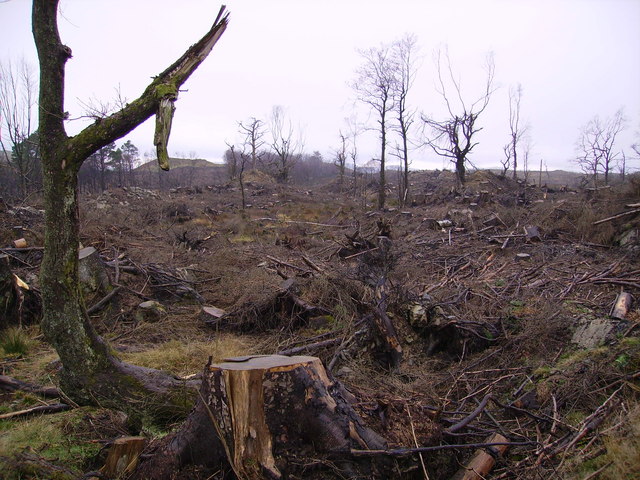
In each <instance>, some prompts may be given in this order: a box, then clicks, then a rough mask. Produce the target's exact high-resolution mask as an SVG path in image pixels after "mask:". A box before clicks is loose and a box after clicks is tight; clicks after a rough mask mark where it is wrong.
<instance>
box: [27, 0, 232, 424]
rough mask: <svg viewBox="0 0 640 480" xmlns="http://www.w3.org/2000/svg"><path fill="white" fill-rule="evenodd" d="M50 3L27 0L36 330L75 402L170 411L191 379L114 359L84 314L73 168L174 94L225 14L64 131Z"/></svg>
mask: <svg viewBox="0 0 640 480" xmlns="http://www.w3.org/2000/svg"><path fill="white" fill-rule="evenodd" d="M57 10H58V0H34V2H33V10H32V28H33V35H34V39H35V43H36V48H37V50H38V58H39V62H40V96H39V107H40V109H39V132H40V135H39V138H40V153H41V158H42V170H43V190H44V202H45V241H44V247H45V254H44V258H43V262H42V267H41V288H42V299H43V309H44V316H43V320H42V330H43V332H44V334H45V337H46V339H47V341H48V342H50V343H51V345H52V346H53V347H54V348H55V349H56V351H57V352H58V355H59V356H60V360H61V361H62V365H63V370H62V374H61V383H62V386H63V389H64V391H65V393H66V394H67V395H68V396H69V397H71V398H72V399H74V400H75V401H76V402H78V403H81V404H88V403H97V404H99V405H102V406H106V407H112V408H117V409H124V410H127V412H128V413H129V414H130V415H132V416H133V417H134V418H137V419H140V420H142V419H145V418H146V419H160V420H162V419H167V418H171V419H174V418H175V416H180V415H181V414H184V413H186V411H187V410H188V406H189V405H191V404H192V399H193V396H192V394H191V393H190V392H189V390H191V389H193V388H194V385H193V384H188V383H185V382H183V381H181V380H179V379H176V378H175V377H173V376H171V375H169V374H167V373H163V372H159V371H156V370H150V369H145V368H141V367H136V366H133V365H128V364H126V363H123V362H121V361H120V360H119V359H118V358H117V356H116V355H115V353H114V352H113V351H112V350H111V349H110V348H109V346H108V345H107V344H106V343H105V342H104V341H103V340H102V339H101V338H100V337H99V336H98V335H97V334H96V332H95V330H94V329H93V327H92V325H91V323H90V321H89V317H88V315H87V313H86V308H85V305H84V303H83V299H82V295H81V292H80V285H79V281H78V243H79V241H78V238H79V225H80V224H79V217H78V195H77V192H78V185H77V174H78V171H79V169H80V167H81V165H82V163H83V162H84V160H85V159H86V158H87V157H89V156H90V155H91V154H92V153H94V152H96V151H97V150H99V149H100V148H101V147H103V146H105V145H108V144H109V143H111V142H113V141H115V140H117V139H118V138H121V137H122V136H124V135H126V134H127V133H129V132H130V131H131V130H133V129H134V128H135V127H137V126H138V125H139V124H141V123H142V122H144V121H145V120H146V119H148V118H149V117H150V116H152V115H153V114H155V113H156V112H158V111H159V107H160V105H161V104H162V102H165V103H166V102H167V101H169V102H172V100H175V98H176V95H177V91H178V89H179V88H180V86H181V85H182V83H184V82H185V81H186V80H187V78H189V76H190V75H191V74H192V73H193V72H194V71H195V69H196V68H197V67H198V66H199V65H200V63H202V61H203V60H204V59H205V58H206V56H207V55H208V53H209V52H210V51H211V49H212V48H213V46H214V45H215V43H216V42H217V41H218V39H219V38H220V36H221V35H222V33H223V32H224V31H225V29H226V26H227V22H228V18H227V16H226V15H223V13H224V8H223V9H221V10H220V13H219V14H218V17H217V18H216V20H215V22H214V24H213V26H212V27H211V29H210V30H209V32H207V34H205V36H204V37H203V38H202V39H201V40H200V41H199V42H197V43H196V44H195V45H193V46H192V47H190V48H189V49H188V50H187V51H186V52H185V53H184V54H183V55H182V56H181V57H180V58H179V59H178V60H177V61H176V62H175V63H174V64H173V65H171V66H170V67H169V68H168V69H167V70H165V71H164V72H162V73H161V74H160V75H158V76H157V77H155V78H154V80H153V81H152V82H151V84H150V85H149V86H148V87H147V88H146V89H145V91H144V92H143V94H142V95H141V96H140V97H139V98H138V99H136V100H134V101H132V102H131V103H130V104H128V105H127V106H126V107H125V108H123V109H122V110H120V111H119V112H116V113H115V114H113V115H111V116H109V117H106V118H104V119H101V120H99V121H96V122H95V123H94V124H92V125H90V126H89V127H87V128H85V129H84V130H83V131H82V132H80V133H79V134H78V135H76V136H75V137H69V136H67V134H66V131H65V127H64V120H65V113H64V74H65V64H66V62H67V60H69V59H70V58H71V50H70V49H69V48H68V47H67V46H65V45H63V44H62V41H61V40H60V36H59V33H58V28H57ZM167 136H168V132H167ZM165 146H166V138H165Z"/></svg>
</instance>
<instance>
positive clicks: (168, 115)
mask: <svg viewBox="0 0 640 480" xmlns="http://www.w3.org/2000/svg"><path fill="white" fill-rule="evenodd" d="M177 99H178V96H177V95H171V96H167V97H165V98H163V99H162V100H160V105H159V106H158V113H156V131H155V134H154V136H153V144H154V145H155V146H156V153H157V155H158V165H160V168H161V169H162V170H165V171H166V170H169V151H168V149H167V144H168V143H169V134H170V133H171V122H172V121H173V113H174V112H175V110H176V107H175V105H174V102H175V101H176V100H177Z"/></svg>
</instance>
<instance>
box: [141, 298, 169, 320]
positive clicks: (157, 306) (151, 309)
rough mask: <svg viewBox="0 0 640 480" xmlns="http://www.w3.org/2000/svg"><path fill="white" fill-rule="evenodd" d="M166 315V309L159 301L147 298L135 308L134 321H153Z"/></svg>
mask: <svg viewBox="0 0 640 480" xmlns="http://www.w3.org/2000/svg"><path fill="white" fill-rule="evenodd" d="M166 315H167V311H166V310H165V308H164V307H163V306H162V304H161V303H160V302H156V301H155V300H148V301H146V302H142V303H141V304H140V305H138V308H137V310H136V321H138V322H147V323H153V322H157V321H158V320H161V319H162V318H164V317H165V316H166Z"/></svg>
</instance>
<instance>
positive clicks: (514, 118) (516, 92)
mask: <svg viewBox="0 0 640 480" xmlns="http://www.w3.org/2000/svg"><path fill="white" fill-rule="evenodd" d="M521 100H522V85H520V84H518V86H517V87H516V88H513V87H512V88H510V89H509V143H507V145H505V146H504V152H505V156H506V157H507V158H508V159H509V161H510V163H511V166H512V167H513V179H514V180H517V179H518V146H519V144H520V142H521V140H522V138H523V137H524V135H526V134H527V129H528V127H527V126H526V125H525V126H524V127H523V126H522V125H520V102H521ZM503 165H504V164H503ZM505 173H506V172H505Z"/></svg>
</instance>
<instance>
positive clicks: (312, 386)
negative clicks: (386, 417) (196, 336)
mask: <svg viewBox="0 0 640 480" xmlns="http://www.w3.org/2000/svg"><path fill="white" fill-rule="evenodd" d="M200 392H201V393H200V399H199V400H198V403H197V404H196V407H195V408H194V410H193V411H192V412H191V414H190V415H189V417H188V418H187V420H186V421H185V423H184V424H183V425H182V427H181V428H180V429H179V430H178V431H177V432H176V434H174V435H173V436H172V437H171V438H167V439H166V440H165V443H164V445H163V446H161V447H160V448H158V449H157V450H156V452H154V454H152V456H150V457H149V460H147V461H145V462H144V463H143V465H141V468H140V469H139V470H138V471H137V472H136V474H135V477H136V478H145V479H154V478H164V477H163V476H162V475H163V472H164V473H166V472H168V471H176V470H178V469H180V467H182V466H185V465H187V464H194V465H201V466H206V467H208V468H211V469H212V470H216V471H217V470H219V469H225V470H228V469H231V470H233V472H234V473H235V475H236V476H237V477H238V478H244V479H256V480H257V479H264V478H271V479H280V478H288V477H291V476H292V475H299V474H304V472H303V471H304V469H305V466H304V465H302V464H301V462H300V458H314V459H316V460H318V462H317V463H316V465H317V467H316V468H329V467H328V466H327V465H329V464H331V463H335V464H339V465H340V468H341V469H342V472H348V473H349V475H348V476H350V477H352V478H370V474H371V465H372V463H371V461H365V462H363V461H362V459H355V458H353V457H352V456H351V455H350V451H351V449H352V448H357V449H384V448H385V446H386V442H385V440H384V439H382V438H381V437H380V436H378V435H377V434H376V433H375V432H373V431H372V430H370V429H369V428H367V427H366V426H365V425H364V424H363V422H362V420H361V419H360V418H359V417H358V415H357V414H356V412H355V411H354V409H353V407H352V406H351V404H350V403H349V402H350V400H349V397H350V394H349V393H348V392H346V391H345V390H344V388H343V387H342V386H341V385H340V384H339V383H337V382H334V381H332V380H331V379H330V378H329V376H328V374H327V372H326V371H325V369H324V366H323V365H322V362H321V361H320V359H318V358H316V357H308V356H292V357H287V356H283V355H258V356H247V357H238V358H230V359H226V361H225V362H224V363H219V364H213V365H212V364H208V365H207V366H206V367H205V371H204V375H203V378H202V386H201V391H200ZM323 459H325V460H326V459H331V461H326V462H325V461H324V460H323ZM322 465H324V466H325V467H322ZM291 478H293V477H291Z"/></svg>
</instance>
